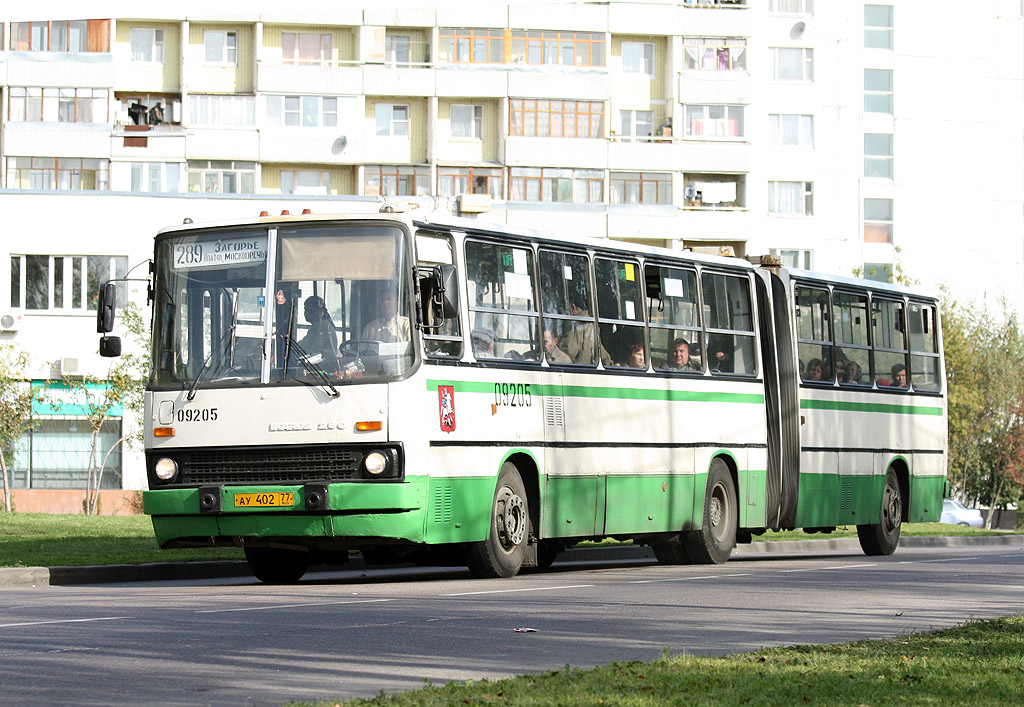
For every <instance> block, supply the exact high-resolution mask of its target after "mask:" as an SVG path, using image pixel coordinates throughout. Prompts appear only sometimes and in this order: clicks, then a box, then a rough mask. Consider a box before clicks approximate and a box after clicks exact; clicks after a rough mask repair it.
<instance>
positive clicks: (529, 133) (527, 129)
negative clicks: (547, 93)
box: [508, 98, 605, 140]
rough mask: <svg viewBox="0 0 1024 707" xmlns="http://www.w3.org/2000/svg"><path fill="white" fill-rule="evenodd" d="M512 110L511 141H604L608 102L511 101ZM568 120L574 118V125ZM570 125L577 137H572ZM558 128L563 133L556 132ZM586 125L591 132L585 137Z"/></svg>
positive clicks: (536, 99)
mask: <svg viewBox="0 0 1024 707" xmlns="http://www.w3.org/2000/svg"><path fill="white" fill-rule="evenodd" d="M570 104H571V107H570ZM597 106H600V111H597V110H595V107H597ZM508 110H509V129H508V134H509V137H557V138H575V139H578V138H584V139H590V140H599V139H602V138H604V113H605V101H578V100H575V99H571V100H570V99H557V98H510V99H509V101H508ZM556 116H557V118H556ZM568 116H571V117H572V118H571V121H570V120H567V117H568ZM531 117H532V120H531ZM595 121H596V126H595ZM570 122H571V124H572V133H574V134H569V133H570V130H568V129H567V127H568V125H569V123H570ZM556 124H557V125H558V126H560V128H561V129H560V131H556V130H555V126H556ZM583 124H585V125H586V127H587V129H586V131H585V132H584V133H583V134H581V130H580V128H581V127H582V125H583ZM531 125H532V130H531ZM542 126H545V127H546V129H542Z"/></svg>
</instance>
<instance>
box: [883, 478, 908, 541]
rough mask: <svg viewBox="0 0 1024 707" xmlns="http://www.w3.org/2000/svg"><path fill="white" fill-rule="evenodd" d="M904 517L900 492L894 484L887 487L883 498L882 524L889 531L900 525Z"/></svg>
mask: <svg viewBox="0 0 1024 707" xmlns="http://www.w3.org/2000/svg"><path fill="white" fill-rule="evenodd" d="M902 517H903V504H902V502H901V501H900V494H899V492H898V491H897V490H896V489H894V488H893V487H892V486H889V485H887V486H886V487H885V498H884V499H883V500H882V525H883V527H884V528H885V530H886V531H887V532H890V533H891V532H893V531H895V530H896V529H897V528H899V527H900V521H901V519H902Z"/></svg>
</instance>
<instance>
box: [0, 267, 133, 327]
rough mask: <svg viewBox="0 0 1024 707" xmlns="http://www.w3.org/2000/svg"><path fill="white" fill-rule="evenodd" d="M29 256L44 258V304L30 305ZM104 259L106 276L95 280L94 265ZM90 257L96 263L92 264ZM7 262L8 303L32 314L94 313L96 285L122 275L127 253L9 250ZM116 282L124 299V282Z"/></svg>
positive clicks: (119, 297) (121, 298)
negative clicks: (55, 252) (9, 286)
mask: <svg viewBox="0 0 1024 707" xmlns="http://www.w3.org/2000/svg"><path fill="white" fill-rule="evenodd" d="M29 258H33V259H41V258H45V259H46V268H45V269H46V282H45V283H44V287H45V298H46V303H45V306H42V307H39V306H29V301H30V292H29V269H30V268H29V260H28V259H29ZM104 259H106V261H107V262H106V267H107V272H106V274H105V275H104V274H100V275H99V277H100V278H101V279H100V280H98V281H97V280H95V279H94V278H93V277H92V275H93V272H94V268H93V265H94V264H95V265H96V266H97V269H99V266H101V265H102V262H101V261H102V260H104ZM90 260H93V261H96V262H95V263H91V262H90ZM15 261H17V262H18V267H17V268H15ZM8 262H9V263H10V267H11V306H12V307H17V308H18V309H22V310H24V311H25V312H26V313H31V314H42V313H53V314H65V315H66V314H82V315H90V316H95V312H96V307H97V296H96V292H97V291H98V286H99V284H100V283H102V282H106V281H107V280H111V279H115V278H123V277H125V275H126V273H127V272H128V256H127V255H100V254H92V255H84V254H60V255H56V254H32V253H27V254H26V253H12V254H11V256H10V260H9V261H8ZM15 270H17V273H15ZM15 275H17V277H15ZM102 278H105V279H102ZM115 284H116V286H117V296H118V300H119V301H121V302H127V296H128V285H127V283H126V282H117V283H115ZM58 290H59V295H58ZM58 296H59V297H60V299H61V301H60V302H59V303H58V302H57V297H58ZM15 302H17V304H16V303H15Z"/></svg>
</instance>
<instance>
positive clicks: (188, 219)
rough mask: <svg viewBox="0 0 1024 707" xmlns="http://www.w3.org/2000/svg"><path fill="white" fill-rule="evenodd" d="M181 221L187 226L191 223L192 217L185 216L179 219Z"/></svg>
mask: <svg viewBox="0 0 1024 707" xmlns="http://www.w3.org/2000/svg"><path fill="white" fill-rule="evenodd" d="M181 222H182V223H183V224H184V225H186V226H187V225H188V224H190V223H192V219H190V218H189V217H188V216H186V217H185V218H184V219H182V221H181Z"/></svg>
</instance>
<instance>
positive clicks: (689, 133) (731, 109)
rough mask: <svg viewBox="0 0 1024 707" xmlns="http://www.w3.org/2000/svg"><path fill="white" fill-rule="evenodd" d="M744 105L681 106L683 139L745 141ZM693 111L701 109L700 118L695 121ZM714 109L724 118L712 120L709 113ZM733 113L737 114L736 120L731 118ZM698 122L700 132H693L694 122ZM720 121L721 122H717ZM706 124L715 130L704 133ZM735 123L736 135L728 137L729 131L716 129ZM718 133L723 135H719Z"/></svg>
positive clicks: (691, 104) (705, 104) (693, 104)
mask: <svg viewBox="0 0 1024 707" xmlns="http://www.w3.org/2000/svg"><path fill="white" fill-rule="evenodd" d="M745 108H746V106H745V105H743V104H740V103H687V104H685V105H684V106H683V137H685V138H688V139H691V140H694V139H697V140H745V139H746V127H745V124H744V116H745V114H746V111H745V110H744V109H745ZM695 109H701V112H702V113H703V116H704V117H702V118H699V119H695V118H694V117H693V112H695ZM716 109H722V113H723V114H724V117H722V118H712V117H710V115H711V113H712V112H714V111H715V110H716ZM733 113H739V117H738V118H733V117H731V116H732V114H733ZM695 120H699V121H700V128H701V130H700V132H699V133H695V132H694V125H693V123H694V121H695ZM717 121H721V122H717ZM705 122H707V123H708V124H709V125H710V126H711V127H713V128H715V129H714V130H713V131H712V132H710V133H708V132H706V131H704V123H705ZM730 122H732V123H735V127H736V134H735V135H729V134H728V133H729V130H728V129H725V130H722V131H719V130H718V129H717V128H718V127H725V128H728V126H729V123H730ZM719 132H722V133H725V134H719Z"/></svg>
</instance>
